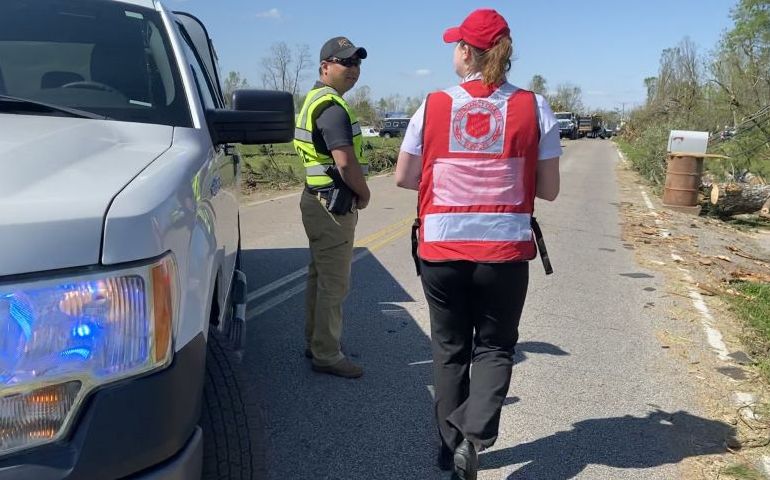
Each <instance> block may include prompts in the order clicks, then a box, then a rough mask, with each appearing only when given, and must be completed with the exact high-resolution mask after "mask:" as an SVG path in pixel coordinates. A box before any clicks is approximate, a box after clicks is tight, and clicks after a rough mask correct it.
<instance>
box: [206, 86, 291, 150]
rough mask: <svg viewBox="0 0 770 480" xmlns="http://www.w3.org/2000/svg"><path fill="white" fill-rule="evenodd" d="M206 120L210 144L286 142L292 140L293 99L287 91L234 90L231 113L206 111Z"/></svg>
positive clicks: (222, 110) (219, 110)
mask: <svg viewBox="0 0 770 480" xmlns="http://www.w3.org/2000/svg"><path fill="white" fill-rule="evenodd" d="M206 120H207V122H208V125H209V131H210V132H211V139H212V142H213V143H214V145H221V144H223V143H242V144H244V145H259V144H267V143H287V142H291V141H292V140H293V139H294V98H293V97H292V95H291V94H290V93H287V92H276V91H269V90H237V91H236V92H235V93H233V110H224V109H210V110H207V111H206Z"/></svg>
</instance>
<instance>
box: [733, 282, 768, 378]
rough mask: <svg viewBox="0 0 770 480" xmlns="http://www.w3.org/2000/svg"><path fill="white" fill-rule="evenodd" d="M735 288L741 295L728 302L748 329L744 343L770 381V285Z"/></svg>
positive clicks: (741, 285) (741, 284)
mask: <svg viewBox="0 0 770 480" xmlns="http://www.w3.org/2000/svg"><path fill="white" fill-rule="evenodd" d="M734 287H735V290H737V291H738V292H739V293H740V294H741V295H735V296H733V295H731V296H729V297H728V300H729V302H730V305H731V307H732V310H733V311H734V312H735V313H736V314H737V315H738V317H739V318H741V319H742V320H743V321H744V323H745V324H746V326H747V327H748V328H747V331H746V333H745V334H744V337H745V338H744V343H745V344H746V346H747V347H748V348H749V350H750V354H751V355H752V356H753V357H754V359H755V360H756V362H757V366H758V367H759V370H760V371H761V372H762V374H763V375H764V377H765V378H766V379H767V380H768V381H770V284H768V283H749V282H741V283H737V284H735V286H734Z"/></svg>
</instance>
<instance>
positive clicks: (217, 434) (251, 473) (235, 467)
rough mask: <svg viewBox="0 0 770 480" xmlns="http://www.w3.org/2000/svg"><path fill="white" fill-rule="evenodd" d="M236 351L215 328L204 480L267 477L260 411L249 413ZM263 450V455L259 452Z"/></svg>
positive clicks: (207, 385)
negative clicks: (231, 348)
mask: <svg viewBox="0 0 770 480" xmlns="http://www.w3.org/2000/svg"><path fill="white" fill-rule="evenodd" d="M234 363H235V358H234V355H233V352H232V351H231V350H230V349H229V348H228V347H227V344H226V342H225V339H223V338H221V337H220V335H219V334H218V332H216V329H215V328H211V329H210V331H209V338H208V352H207V354H206V378H205V382H204V387H203V408H202V412H201V420H200V425H201V428H202V429H203V474H202V477H201V478H202V479H203V480H215V479H216V480H219V479H232V480H249V479H255V478H264V477H265V474H266V472H264V471H262V470H263V468H264V465H265V463H264V461H263V459H262V458H261V457H260V455H259V454H261V451H260V450H261V449H259V448H257V446H258V445H256V444H257V442H256V441H254V439H255V438H260V436H259V435H260V432H261V425H262V422H261V420H260V418H259V413H257V415H254V413H253V412H249V409H248V408H247V406H246V404H245V403H244V401H243V397H242V395H241V388H240V385H239V379H238V374H237V370H236V369H235V368H234ZM258 453H259V454H258Z"/></svg>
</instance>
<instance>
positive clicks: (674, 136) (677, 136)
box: [668, 130, 709, 156]
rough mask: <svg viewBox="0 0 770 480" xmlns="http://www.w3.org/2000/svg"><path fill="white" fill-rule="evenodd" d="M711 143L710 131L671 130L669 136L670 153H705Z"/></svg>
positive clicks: (694, 154)
mask: <svg viewBox="0 0 770 480" xmlns="http://www.w3.org/2000/svg"><path fill="white" fill-rule="evenodd" d="M708 143H709V133H708V132H694V131H692V130H671V133H670V134H669V136H668V153H689V154H693V156H697V154H705V153H706V148H707V147H708Z"/></svg>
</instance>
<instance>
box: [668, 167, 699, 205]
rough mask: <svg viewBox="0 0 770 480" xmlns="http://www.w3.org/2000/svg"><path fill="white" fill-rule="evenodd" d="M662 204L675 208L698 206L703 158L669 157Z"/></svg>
mask: <svg viewBox="0 0 770 480" xmlns="http://www.w3.org/2000/svg"><path fill="white" fill-rule="evenodd" d="M667 163H668V166H667V168H666V185H665V187H664V189H663V204H664V205H671V206H677V207H694V206H696V205H698V191H699V188H700V181H701V175H702V174H703V158H698V157H692V156H680V155H669V157H668V162H667Z"/></svg>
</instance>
